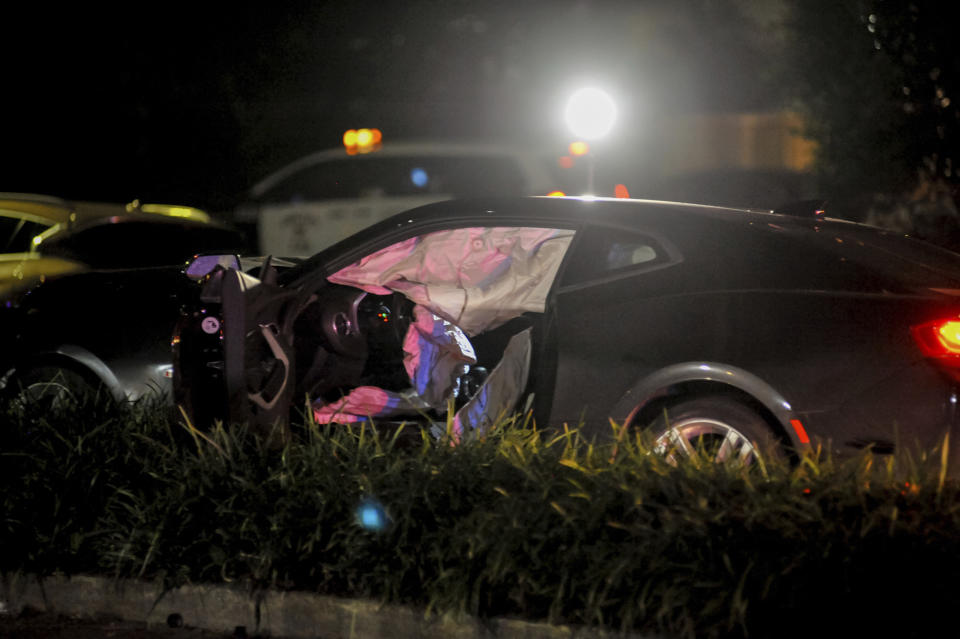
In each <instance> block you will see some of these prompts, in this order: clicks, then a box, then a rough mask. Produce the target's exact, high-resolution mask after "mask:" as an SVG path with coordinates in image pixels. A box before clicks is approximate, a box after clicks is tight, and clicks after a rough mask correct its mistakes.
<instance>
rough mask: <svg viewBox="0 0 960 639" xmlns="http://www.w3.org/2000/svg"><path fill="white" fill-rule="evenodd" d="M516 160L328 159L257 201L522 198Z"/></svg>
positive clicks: (522, 183) (503, 157)
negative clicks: (496, 196)
mask: <svg viewBox="0 0 960 639" xmlns="http://www.w3.org/2000/svg"><path fill="white" fill-rule="evenodd" d="M525 189H526V184H525V180H524V177H523V173H522V171H521V169H520V166H519V165H518V163H517V161H516V160H515V159H513V158H511V157H509V156H506V155H491V156H476V157H473V156H416V157H414V156H411V157H355V158H345V159H342V160H330V161H326V162H321V163H319V164H315V165H313V166H310V167H307V168H305V169H302V170H300V171H298V172H297V173H294V174H293V175H291V176H289V177H288V178H286V179H285V180H283V181H282V182H280V183H279V184H277V185H276V186H275V187H273V188H272V189H270V190H269V191H268V192H267V193H265V194H264V195H263V197H262V198H261V199H262V201H264V202H271V203H287V202H299V201H316V200H330V199H351V198H359V197H375V196H382V197H397V196H409V195H429V194H436V195H444V196H450V197H473V196H484V195H523V194H525V193H524V191H525Z"/></svg>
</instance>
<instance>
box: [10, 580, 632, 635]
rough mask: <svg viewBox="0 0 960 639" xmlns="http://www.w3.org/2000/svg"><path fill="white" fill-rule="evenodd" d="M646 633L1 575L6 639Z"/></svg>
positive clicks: (349, 602)
mask: <svg viewBox="0 0 960 639" xmlns="http://www.w3.org/2000/svg"><path fill="white" fill-rule="evenodd" d="M614 636H616V637H620V638H622V639H643V638H642V637H641V636H640V635H622V634H619V633H617V634H613V633H605V632H602V631H599V630H597V629H593V628H573V627H569V626H558V625H550V624H545V623H531V622H527V621H521V620H517V619H486V620H480V619H474V618H470V617H463V618H454V617H451V616H437V615H432V616H427V615H426V614H425V613H424V611H423V610H419V609H416V608H412V607H406V606H395V605H387V604H381V603H378V602H375V601H368V600H362V599H338V598H335V597H325V596H322V595H316V594H313V593H307V592H286V591H279V590H276V591H274V590H267V591H263V590H251V589H250V588H246V587H243V586H242V585H231V584H226V585H221V584H217V585H187V586H181V587H180V588H175V589H172V590H164V589H163V585H162V584H161V583H159V582H152V581H144V580H133V579H130V580H115V579H109V578H106V577H99V576H92V575H78V576H73V577H65V576H52V577H45V578H43V579H37V578H36V577H34V576H30V575H21V574H4V575H0V637H18V638H24V639H34V638H37V639H39V638H41V637H43V638H46V637H71V638H73V637H77V638H79V639H94V638H101V637H111V638H115V639H135V638H136V639H188V638H189V639H214V638H220V639H224V638H232V639H245V638H247V637H250V638H253V637H271V638H274V639H493V638H496V639H586V638H588V637H589V638H591V639H594V638H597V639H599V638H604V637H611V638H612V637H614Z"/></svg>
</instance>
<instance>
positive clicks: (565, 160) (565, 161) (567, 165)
mask: <svg viewBox="0 0 960 639" xmlns="http://www.w3.org/2000/svg"><path fill="white" fill-rule="evenodd" d="M557 164H559V165H560V168H561V169H572V168H573V158H572V157H570V156H569V155H561V156H560V157H559V158H557Z"/></svg>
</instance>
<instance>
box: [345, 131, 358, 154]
mask: <svg viewBox="0 0 960 639" xmlns="http://www.w3.org/2000/svg"><path fill="white" fill-rule="evenodd" d="M343 146H345V147H347V148H348V149H349V148H350V147H354V146H357V131H356V129H350V130H349V131H347V132H346V133H344V134H343Z"/></svg>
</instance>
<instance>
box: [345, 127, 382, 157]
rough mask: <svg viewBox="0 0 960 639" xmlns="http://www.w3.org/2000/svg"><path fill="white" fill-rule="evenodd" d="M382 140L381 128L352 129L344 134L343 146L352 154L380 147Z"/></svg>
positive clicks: (367, 151)
mask: <svg viewBox="0 0 960 639" xmlns="http://www.w3.org/2000/svg"><path fill="white" fill-rule="evenodd" d="M382 140H383V134H382V133H380V129H350V130H348V131H345V132H344V134H343V148H345V149H346V150H347V153H349V154H350V155H355V154H357V153H369V152H371V151H376V150H377V149H379V148H380V143H381V141H382Z"/></svg>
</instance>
